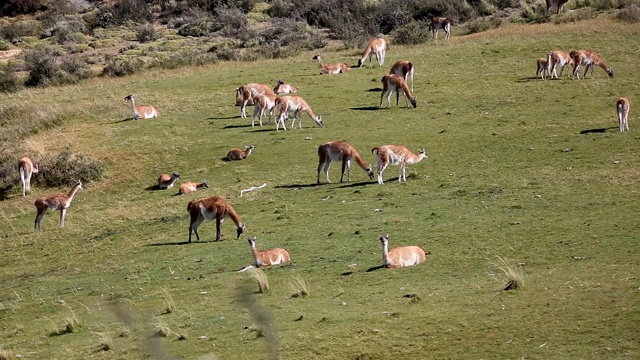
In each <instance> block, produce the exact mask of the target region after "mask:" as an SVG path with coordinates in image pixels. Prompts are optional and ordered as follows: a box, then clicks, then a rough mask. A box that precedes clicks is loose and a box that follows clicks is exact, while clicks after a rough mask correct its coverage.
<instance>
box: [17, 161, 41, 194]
mask: <svg viewBox="0 0 640 360" xmlns="http://www.w3.org/2000/svg"><path fill="white" fill-rule="evenodd" d="M18 173H19V174H20V181H21V182H22V196H27V191H31V176H32V175H33V174H37V173H38V165H37V164H35V165H34V164H33V161H32V160H31V158H30V157H28V156H23V157H22V158H21V159H20V161H18Z"/></svg>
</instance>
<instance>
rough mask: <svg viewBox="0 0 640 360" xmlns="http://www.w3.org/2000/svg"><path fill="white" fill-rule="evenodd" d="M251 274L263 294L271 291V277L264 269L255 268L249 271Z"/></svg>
mask: <svg viewBox="0 0 640 360" xmlns="http://www.w3.org/2000/svg"><path fill="white" fill-rule="evenodd" d="M248 273H249V276H250V277H251V278H252V279H254V280H255V281H256V282H257V283H258V291H259V292H260V293H261V294H264V293H265V292H267V291H269V278H268V277H267V274H265V272H264V271H262V269H259V268H253V269H249V271H248Z"/></svg>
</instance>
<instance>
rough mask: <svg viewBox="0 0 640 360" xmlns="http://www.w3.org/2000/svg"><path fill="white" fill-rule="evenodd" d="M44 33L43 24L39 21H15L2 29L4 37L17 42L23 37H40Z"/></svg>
mask: <svg viewBox="0 0 640 360" xmlns="http://www.w3.org/2000/svg"><path fill="white" fill-rule="evenodd" d="M41 32H42V23H40V22H39V21H35V20H33V21H15V22H13V23H10V24H8V25H5V26H2V27H1V28H0V33H1V34H2V37H3V38H5V39H7V40H9V41H11V42H16V41H17V40H18V39H20V38H21V37H25V36H39V35H40V33H41Z"/></svg>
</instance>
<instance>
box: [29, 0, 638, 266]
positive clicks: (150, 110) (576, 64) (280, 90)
mask: <svg viewBox="0 0 640 360" xmlns="http://www.w3.org/2000/svg"><path fill="white" fill-rule="evenodd" d="M567 1H568V0H546V5H547V14H548V13H549V11H550V10H551V8H553V7H556V8H557V13H558V14H559V13H560V12H561V11H562V9H563V7H564V5H565V4H566V3H567ZM451 25H452V21H451V20H450V19H448V18H445V17H435V18H433V19H432V21H431V24H430V30H431V31H432V32H433V37H434V39H437V38H438V32H439V31H440V30H444V31H445V39H449V38H450V36H451ZM387 48H388V43H387V40H385V39H384V38H376V39H373V40H372V41H371V42H370V43H369V45H368V46H367V48H366V49H365V51H364V53H363V54H362V56H361V57H360V58H359V59H358V65H357V67H362V66H363V65H364V64H365V62H366V60H367V58H368V59H369V66H371V65H372V58H373V56H374V55H375V56H376V60H377V63H378V66H380V67H382V66H383V65H384V61H385V56H386V50H387ZM313 60H315V61H317V63H318V68H319V70H320V74H340V73H348V72H349V70H350V66H349V65H348V64H346V63H334V64H325V63H324V62H323V61H322V55H321V54H318V55H316V56H314V57H313ZM580 66H584V68H585V70H584V74H583V75H582V78H583V79H584V78H585V77H586V75H587V73H588V72H589V69H591V76H592V77H593V68H594V67H596V66H599V67H601V68H602V69H603V70H604V71H605V72H606V73H607V75H609V77H611V78H613V71H612V70H611V68H609V67H608V66H606V65H605V63H604V62H603V61H602V59H601V58H600V56H599V55H598V54H596V53H595V52H593V51H591V50H574V51H571V52H569V53H567V52H565V51H562V50H555V51H549V52H547V56H546V57H541V58H539V59H537V60H536V78H538V77H540V78H542V79H543V80H544V79H546V78H547V77H549V78H551V79H554V78H556V79H557V78H559V76H562V72H563V71H564V70H565V68H566V69H567V70H566V73H567V77H571V76H572V75H573V77H572V78H573V79H575V78H578V79H580ZM558 67H559V68H560V74H559V75H558V73H557V70H558ZM569 67H573V70H572V72H571V74H570V73H569ZM413 78H414V67H413V64H412V63H411V62H409V61H397V62H396V63H394V64H393V66H392V67H391V70H390V71H389V74H387V75H384V76H383V78H382V85H383V89H382V94H381V95H380V104H379V107H382V102H383V99H384V97H385V95H386V96H387V106H388V107H391V95H392V94H393V92H394V91H395V92H396V106H398V103H399V97H400V93H402V94H403V97H404V99H405V104H406V106H407V107H409V106H413V107H414V108H415V107H416V106H417V103H416V97H415V96H414V95H413V89H414V88H413ZM409 83H411V87H409V86H408V84H409ZM297 92H298V88H296V87H295V86H293V85H291V84H286V83H285V82H284V81H283V80H282V79H278V81H277V83H276V86H275V87H274V88H273V89H272V88H271V87H269V86H267V85H264V84H257V83H249V84H245V85H242V86H240V87H239V88H237V89H236V105H238V106H240V117H241V118H246V117H247V115H246V107H247V106H251V105H253V106H254V107H255V109H254V113H253V116H252V119H251V126H252V127H253V126H255V119H256V117H258V122H259V125H260V126H263V123H262V119H263V117H264V115H265V113H266V114H267V115H268V117H269V118H268V123H269V124H271V117H272V116H273V113H274V110H277V111H278V115H277V116H276V119H275V124H276V130H279V128H280V126H282V128H283V130H286V125H285V123H286V121H287V120H288V118H289V113H293V118H292V122H291V127H295V121H296V120H298V126H299V128H302V122H301V117H302V113H307V115H308V116H309V117H310V118H311V119H312V120H313V121H315V123H316V124H317V125H318V126H320V127H322V126H323V122H322V116H317V115H315V113H314V112H313V110H312V109H311V107H310V106H309V105H308V104H307V102H306V101H305V100H304V99H303V98H302V97H300V96H296V95H289V94H294V93H297ZM278 95H287V96H278ZM125 100H127V101H129V102H130V103H131V110H132V119H134V120H138V119H150V118H155V117H158V116H159V115H160V113H159V112H158V110H157V109H156V108H155V107H154V106H149V105H136V102H135V101H136V95H135V94H131V95H128V96H127V97H125ZM409 104H411V105H409ZM629 109H630V102H629V99H628V98H626V97H621V98H620V99H618V100H617V102H616V114H617V116H618V122H619V131H620V132H623V131H625V130H629ZM254 149H255V146H254V145H247V146H245V150H241V149H238V148H234V149H231V150H230V151H229V152H228V153H227V156H226V160H228V161H234V160H244V159H246V158H247V157H248V156H249V155H251V153H252V151H253V150H254ZM371 152H372V154H374V155H375V157H376V162H377V164H376V165H377V171H376V175H377V180H378V183H379V184H384V181H383V176H382V175H383V173H384V171H385V169H387V167H388V166H389V165H398V166H399V174H398V182H403V181H405V182H406V181H407V179H406V166H407V165H408V164H415V163H418V162H420V161H421V160H423V159H426V158H427V153H426V151H425V150H424V149H418V153H417V154H414V153H413V152H411V151H410V150H409V149H407V148H406V147H404V146H402V145H383V146H376V147H373V148H372V149H371ZM351 160H353V161H355V162H356V164H357V165H358V166H359V167H360V168H361V169H362V170H363V171H364V172H365V173H366V174H367V176H368V177H369V179H373V178H374V172H373V170H372V167H371V164H367V163H366V162H365V161H364V160H363V159H362V157H361V156H360V154H359V153H358V151H357V150H356V149H355V148H354V147H353V146H352V145H350V144H348V143H347V142H345V141H330V142H326V143H323V144H321V145H320V146H319V147H318V169H317V179H316V180H317V184H320V172H321V171H323V170H324V173H325V178H326V181H327V183H330V182H331V180H330V179H329V168H330V166H331V163H332V162H334V161H340V162H341V172H340V182H343V181H344V172H345V170H346V171H347V181H351ZM38 170H39V169H38V165H36V164H34V163H33V161H32V159H31V158H30V157H29V156H24V157H23V158H21V159H20V161H19V163H18V172H19V174H20V180H21V182H22V196H23V197H24V196H26V195H27V192H29V191H30V190H31V177H32V175H33V174H35V173H38ZM178 178H180V174H178V173H177V172H172V173H171V174H161V175H160V176H159V177H158V185H157V186H158V189H162V190H166V189H171V188H172V187H173V185H174V184H175V182H176V180H177V179H178ZM208 187H209V183H208V182H207V181H206V180H203V181H202V182H200V183H196V182H191V181H188V182H186V183H184V184H182V185H181V186H180V188H179V191H178V193H177V194H175V195H184V194H188V193H191V192H193V191H196V190H197V189H201V188H208ZM79 190H82V183H81V182H80V181H78V182H77V183H76V184H75V185H74V186H73V187H72V188H71V190H70V191H69V193H67V194H55V195H51V196H47V197H41V198H38V199H37V200H36V201H35V207H36V210H37V214H36V219H35V222H34V230H40V228H41V222H42V218H43V217H44V214H45V213H46V211H47V210H49V209H51V210H60V227H64V219H65V215H66V211H67V209H68V208H69V206H70V205H71V201H72V200H73V198H74V196H75V195H76V193H77V192H78V191H79ZM187 211H188V212H189V215H190V222H189V242H191V240H192V233H195V235H196V239H197V241H200V235H199V234H198V227H199V226H200V225H201V224H202V222H204V221H205V220H214V219H215V221H216V241H220V240H221V238H222V232H221V228H222V222H223V220H224V218H225V217H230V218H231V219H232V220H233V222H234V223H235V224H236V235H237V238H240V236H241V235H242V234H243V233H244V232H245V231H246V225H245V223H244V222H242V220H241V219H240V216H239V215H238V214H237V213H236V211H235V210H234V209H233V207H232V206H231V204H229V203H228V202H227V201H226V200H224V199H223V198H221V197H217V196H214V197H209V198H204V199H200V200H192V201H190V202H189V203H188V204H187ZM248 242H249V246H250V248H251V253H252V255H253V260H254V262H253V264H252V265H249V266H247V267H245V268H243V269H241V270H239V271H245V270H247V269H250V268H254V267H256V268H259V267H264V266H270V265H277V264H283V263H287V262H290V261H291V256H290V254H289V251H288V250H286V249H283V248H276V249H268V250H263V251H259V250H258V249H257V247H256V238H255V237H249V238H248ZM380 242H381V244H382V266H383V267H387V268H396V267H405V266H414V265H418V264H420V263H422V262H424V261H425V258H426V255H428V254H430V252H425V251H424V250H423V249H422V248H420V247H418V246H404V247H396V248H394V249H392V250H389V235H388V234H387V235H381V236H380Z"/></svg>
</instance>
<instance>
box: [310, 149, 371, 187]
mask: <svg viewBox="0 0 640 360" xmlns="http://www.w3.org/2000/svg"><path fill="white" fill-rule="evenodd" d="M352 159H353V160H355V162H356V163H357V164H358V166H360V167H361V168H362V170H364V171H365V172H366V173H367V175H369V179H373V170H371V165H369V164H367V163H365V162H364V161H363V160H362V157H360V154H358V151H356V149H355V148H354V147H353V146H351V145H350V144H348V143H347V142H345V141H330V142H326V143H324V144H322V145H320V146H319V147H318V182H317V183H318V184H320V170H321V169H322V166H323V165H324V173H325V175H326V177H327V182H328V183H330V182H331V180H329V167H330V166H331V162H332V161H342V170H341V172H340V182H342V180H343V177H344V169H345V167H346V168H347V179H348V181H351V160H352Z"/></svg>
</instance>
